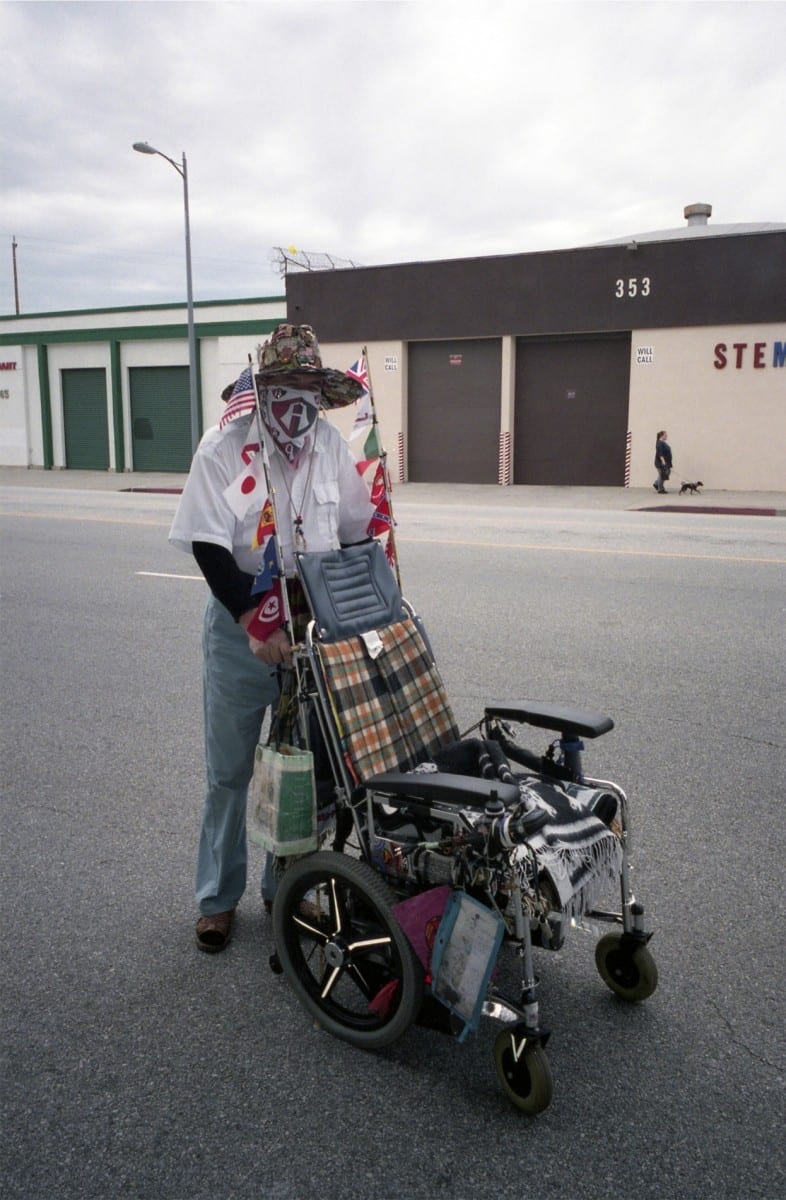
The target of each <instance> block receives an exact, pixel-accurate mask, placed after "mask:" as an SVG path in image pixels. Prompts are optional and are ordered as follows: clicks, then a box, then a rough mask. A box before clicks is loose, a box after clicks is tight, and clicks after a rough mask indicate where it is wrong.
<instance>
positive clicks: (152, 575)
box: [134, 571, 205, 583]
mask: <svg viewBox="0 0 786 1200" xmlns="http://www.w3.org/2000/svg"><path fill="white" fill-rule="evenodd" d="M134 574H135V575H147V576H148V578H149V579H196V581H197V582H198V583H199V582H201V583H204V582H205V577H204V575H171V574H169V573H168V572H166V571H134Z"/></svg>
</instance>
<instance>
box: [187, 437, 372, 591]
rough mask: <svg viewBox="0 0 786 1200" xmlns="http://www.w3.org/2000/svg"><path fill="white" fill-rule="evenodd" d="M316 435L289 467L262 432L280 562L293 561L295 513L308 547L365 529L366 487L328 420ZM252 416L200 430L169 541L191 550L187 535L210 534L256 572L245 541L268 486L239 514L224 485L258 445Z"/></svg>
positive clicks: (333, 545)
mask: <svg viewBox="0 0 786 1200" xmlns="http://www.w3.org/2000/svg"><path fill="white" fill-rule="evenodd" d="M313 436H314V438H315V443H314V446H313V453H312V448H311V447H310V446H309V447H308V448H307V450H306V452H305V453H304V454H303V456H302V458H301V460H300V462H299V464H298V466H297V467H296V468H295V469H294V470H293V469H292V468H291V467H290V466H288V465H285V464H284V463H282V462H281V459H280V457H279V455H278V453H277V452H276V450H275V449H274V446H273V442H272V439H270V438H268V439H267V441H268V453H269V459H270V473H271V483H272V488H273V491H274V497H273V498H274V502H275V508H276V514H277V517H278V528H277V533H278V537H279V543H280V545H281V552H282V555H283V559H284V570H285V572H286V574H287V575H290V574H292V571H293V568H294V557H293V549H294V517H295V515H297V513H300V515H301V516H302V518H303V526H302V528H303V534H304V537H305V539H306V549H307V550H335V549H337V548H338V547H339V545H340V544H341V543H342V542H343V543H345V544H346V543H350V542H359V541H362V540H363V539H364V538H365V537H366V531H367V529H368V524H369V521H370V520H371V517H372V515H373V511H374V510H373V506H372V504H371V501H370V498H369V493H368V487H367V486H366V484H365V483H364V481H363V480H362V479H361V478H360V475H359V474H358V472H357V469H356V466H355V459H354V458H353V456H352V452H351V450H350V449H349V446H348V445H347V443H346V442H345V441H344V439H343V437H342V436H341V434H340V433H339V431H338V430H337V429H336V427H335V426H334V425H331V424H330V423H329V422H328V421H327V420H325V419H323V418H322V419H320V420H318V421H317V423H316V425H315V426H314V434H313ZM259 449H260V447H259V432H258V425H257V422H256V420H255V418H254V417H253V416H252V417H238V418H237V419H236V420H234V421H230V422H229V424H227V425H226V426H225V427H224V428H223V429H219V428H218V426H217V425H216V426H214V427H213V428H212V429H208V430H207V432H206V433H205V435H204V437H203V438H202V440H201V442H200V443H199V446H198V448H197V452H196V454H195V456H194V460H193V462H192V464H191V471H190V473H189V476H188V479H187V480H186V484H185V487H184V488H183V494H182V496H181V497H180V501H179V503H178V506H177V509H176V511H175V517H174V520H173V522H172V527H171V529H170V531H169V541H170V542H171V543H172V545H173V546H176V547H177V548H178V549H179V550H183V551H185V552H186V553H188V554H190V553H191V546H192V543H193V542H210V543H212V544H213V545H216V546H223V547H224V548H225V549H226V550H229V551H230V553H231V554H232V556H233V557H234V559H235V562H236V563H237V565H238V566H239V567H240V569H241V570H242V571H247V572H248V573H249V574H252V575H254V574H256V573H257V571H258V570H259V569H260V568H261V566H262V548H261V547H260V548H259V549H257V550H252V549H251V543H252V541H253V538H254V534H255V533H256V529H257V526H258V524H259V517H260V513H261V511H262V505H263V504H264V501H265V499H266V496H267V493H266V489H265V487H264V486H263V487H262V489H261V490H260V495H259V498H258V500H255V501H254V503H253V504H252V505H251V507H250V508H249V510H248V512H247V513H246V514H245V516H243V517H242V518H241V519H238V518H237V517H236V516H235V513H234V512H233V511H232V508H231V507H230V506H229V504H228V503H227V501H226V499H225V497H224V492H225V490H226V489H227V488H228V487H229V485H230V484H231V483H233V482H234V481H235V480H236V479H237V477H238V476H239V475H240V474H241V472H242V471H243V470H244V469H245V467H246V466H247V465H248V463H249V461H250V459H251V457H252V455H253V454H256V453H259Z"/></svg>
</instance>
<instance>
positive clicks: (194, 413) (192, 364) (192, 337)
mask: <svg viewBox="0 0 786 1200" xmlns="http://www.w3.org/2000/svg"><path fill="white" fill-rule="evenodd" d="M182 175H183V206H184V208H185V216H186V301H187V305H188V390H189V399H190V405H191V453H192V454H196V448H197V446H198V445H199V403H198V400H197V364H196V334H195V332H194V291H193V287H192V284H191V222H190V219H189V214H188V165H187V163H186V152H185V150H184V151H183V171H182Z"/></svg>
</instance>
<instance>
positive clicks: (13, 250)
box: [11, 233, 19, 316]
mask: <svg viewBox="0 0 786 1200" xmlns="http://www.w3.org/2000/svg"><path fill="white" fill-rule="evenodd" d="M11 237H12V241H11V256H12V258H13V260H14V304H15V305H16V315H17V316H19V276H18V275H17V272H16V234H15V233H14V234H12V235H11Z"/></svg>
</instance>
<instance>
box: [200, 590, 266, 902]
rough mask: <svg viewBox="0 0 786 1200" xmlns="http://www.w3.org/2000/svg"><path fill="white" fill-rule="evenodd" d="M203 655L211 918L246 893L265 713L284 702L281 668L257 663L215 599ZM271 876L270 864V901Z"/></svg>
mask: <svg viewBox="0 0 786 1200" xmlns="http://www.w3.org/2000/svg"><path fill="white" fill-rule="evenodd" d="M202 651H203V656H204V667H203V686H204V704H205V763H206V767H207V791H206V794H205V807H204V811H203V814H202V830H201V833H200V837H199V852H198V855H197V869H196V898H197V903H198V904H199V908H200V911H201V912H202V913H204V914H205V915H208V916H209V915H211V914H213V913H217V912H226V911H227V910H228V909H231V908H234V907H235V905H236V904H237V902H238V900H239V899H240V897H241V896H242V895H243V892H244V891H245V887H246V858H247V851H246V803H247V796H248V785H249V782H250V780H251V775H252V773H253V770H254V751H255V749H256V745H257V742H258V741H259V733H260V730H261V728H262V722H263V720H264V718H265V710H266V709H267V707H268V706H269V705H270V704H274V703H275V702H276V701H277V699H278V679H277V675H276V671H275V669H274V668H271V667H267V666H265V665H264V664H263V663H260V662H259V661H258V660H257V659H256V658H254V656H253V654H252V653H251V651H250V649H249V646H248V638H247V636H246V633H245V631H244V630H243V629H242V628H241V626H240V625H238V624H236V622H235V621H234V620H233V619H232V617H231V616H230V614H229V613H228V612H227V610H226V609H225V608H224V606H223V604H221V603H220V602H219V601H218V600H216V598H215V597H214V596H211V597H210V599H209V600H208V603H207V608H206V610H205V620H204V626H203V632H202ZM270 873H271V864H269V863H268V862H267V861H266V862H265V870H264V874H263V881H262V885H263V895H264V894H265V893H266V889H265V878H266V877H267V876H269V875H270ZM268 882H269V880H268Z"/></svg>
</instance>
